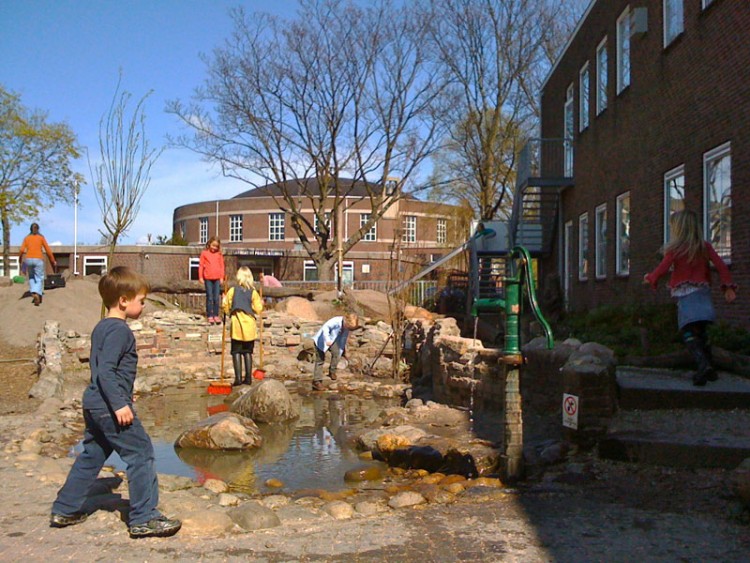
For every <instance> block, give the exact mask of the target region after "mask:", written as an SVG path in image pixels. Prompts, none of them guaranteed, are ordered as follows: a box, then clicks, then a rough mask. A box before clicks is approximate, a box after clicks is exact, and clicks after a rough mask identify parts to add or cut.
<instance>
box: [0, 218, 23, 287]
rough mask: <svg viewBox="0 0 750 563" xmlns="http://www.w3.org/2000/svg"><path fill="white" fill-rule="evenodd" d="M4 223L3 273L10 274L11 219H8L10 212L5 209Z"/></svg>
mask: <svg viewBox="0 0 750 563" xmlns="http://www.w3.org/2000/svg"><path fill="white" fill-rule="evenodd" d="M2 224H3V275H4V276H10V221H8V214H7V213H6V212H5V211H3V213H2ZM19 266H20V264H19Z"/></svg>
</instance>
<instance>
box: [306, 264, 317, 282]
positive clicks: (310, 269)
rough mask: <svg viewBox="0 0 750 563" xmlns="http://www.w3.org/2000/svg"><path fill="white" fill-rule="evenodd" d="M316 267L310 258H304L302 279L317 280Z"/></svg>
mask: <svg viewBox="0 0 750 563" xmlns="http://www.w3.org/2000/svg"><path fill="white" fill-rule="evenodd" d="M318 277H319V276H318V268H317V267H316V266H315V262H313V261H312V260H305V262H304V269H303V272H302V279H303V280H305V281H318Z"/></svg>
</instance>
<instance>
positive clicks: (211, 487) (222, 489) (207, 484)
mask: <svg viewBox="0 0 750 563" xmlns="http://www.w3.org/2000/svg"><path fill="white" fill-rule="evenodd" d="M203 488H204V489H206V490H208V491H211V492H212V493H216V494H220V493H226V492H227V491H228V490H229V485H227V484H226V483H225V482H224V481H222V480H220V479H206V480H205V481H204V482H203Z"/></svg>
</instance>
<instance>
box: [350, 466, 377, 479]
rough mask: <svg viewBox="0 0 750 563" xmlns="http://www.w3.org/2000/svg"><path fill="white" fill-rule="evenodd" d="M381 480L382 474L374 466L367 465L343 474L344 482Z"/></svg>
mask: <svg viewBox="0 0 750 563" xmlns="http://www.w3.org/2000/svg"><path fill="white" fill-rule="evenodd" d="M382 478H383V472H382V471H381V470H380V468H378V467H376V466H375V465H367V466H363V467H356V468H354V469H350V470H349V471H347V472H346V473H345V474H344V480H345V481H352V482H357V483H358V482H361V481H378V480H379V479H382Z"/></svg>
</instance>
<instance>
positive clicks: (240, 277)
mask: <svg viewBox="0 0 750 563" xmlns="http://www.w3.org/2000/svg"><path fill="white" fill-rule="evenodd" d="M237 283H238V284H239V286H240V287H244V288H245V289H254V288H255V279H254V278H253V272H252V271H251V270H250V268H248V267H247V266H242V268H240V269H239V270H237Z"/></svg>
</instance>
